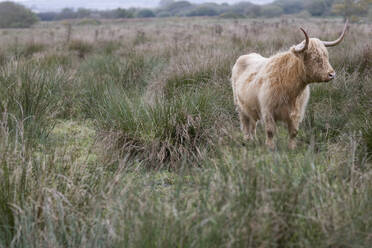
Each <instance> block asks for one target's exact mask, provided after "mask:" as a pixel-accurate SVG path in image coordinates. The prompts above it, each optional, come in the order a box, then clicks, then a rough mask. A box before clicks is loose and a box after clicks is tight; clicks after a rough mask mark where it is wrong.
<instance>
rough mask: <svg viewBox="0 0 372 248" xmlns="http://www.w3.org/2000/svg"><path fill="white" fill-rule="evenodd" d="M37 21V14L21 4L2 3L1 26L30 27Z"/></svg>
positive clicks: (0, 6) (0, 4)
mask: <svg viewBox="0 0 372 248" xmlns="http://www.w3.org/2000/svg"><path fill="white" fill-rule="evenodd" d="M37 21H38V18H37V16H36V15H35V14H34V13H32V12H31V11H30V10H29V9H26V8H25V7H24V6H22V5H20V4H16V3H13V2H2V3H0V28H28V27H30V26H32V25H33V24H35V23H36V22H37Z"/></svg>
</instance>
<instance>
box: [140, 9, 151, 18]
mask: <svg viewBox="0 0 372 248" xmlns="http://www.w3.org/2000/svg"><path fill="white" fill-rule="evenodd" d="M137 17H138V18H150V17H155V13H154V12H153V11H152V10H150V9H142V10H140V11H138V13H137Z"/></svg>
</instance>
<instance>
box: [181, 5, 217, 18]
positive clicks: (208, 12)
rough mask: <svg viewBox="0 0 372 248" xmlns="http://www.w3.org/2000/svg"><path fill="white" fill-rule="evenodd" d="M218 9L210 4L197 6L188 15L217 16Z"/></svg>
mask: <svg viewBox="0 0 372 248" xmlns="http://www.w3.org/2000/svg"><path fill="white" fill-rule="evenodd" d="M216 15H218V10H216V9H215V8H213V7H209V6H200V7H197V8H195V9H193V10H191V11H190V12H188V13H187V14H186V16H216Z"/></svg>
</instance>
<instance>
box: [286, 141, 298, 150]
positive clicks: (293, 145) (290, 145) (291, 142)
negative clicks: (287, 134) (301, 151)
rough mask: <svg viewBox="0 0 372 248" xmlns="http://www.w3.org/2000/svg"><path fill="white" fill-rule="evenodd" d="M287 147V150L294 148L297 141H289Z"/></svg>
mask: <svg viewBox="0 0 372 248" xmlns="http://www.w3.org/2000/svg"><path fill="white" fill-rule="evenodd" d="M288 148H289V150H294V149H296V148H297V143H296V141H290V142H289V144H288Z"/></svg>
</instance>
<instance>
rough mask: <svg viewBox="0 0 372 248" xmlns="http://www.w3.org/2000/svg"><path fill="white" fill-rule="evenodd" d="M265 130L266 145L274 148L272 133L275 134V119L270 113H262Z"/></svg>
mask: <svg viewBox="0 0 372 248" xmlns="http://www.w3.org/2000/svg"><path fill="white" fill-rule="evenodd" d="M263 117H264V118H263V119H264V122H265V131H266V145H267V146H268V147H269V148H270V149H271V150H274V149H275V143H274V135H275V120H274V116H273V115H272V114H271V113H264V116H263Z"/></svg>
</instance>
